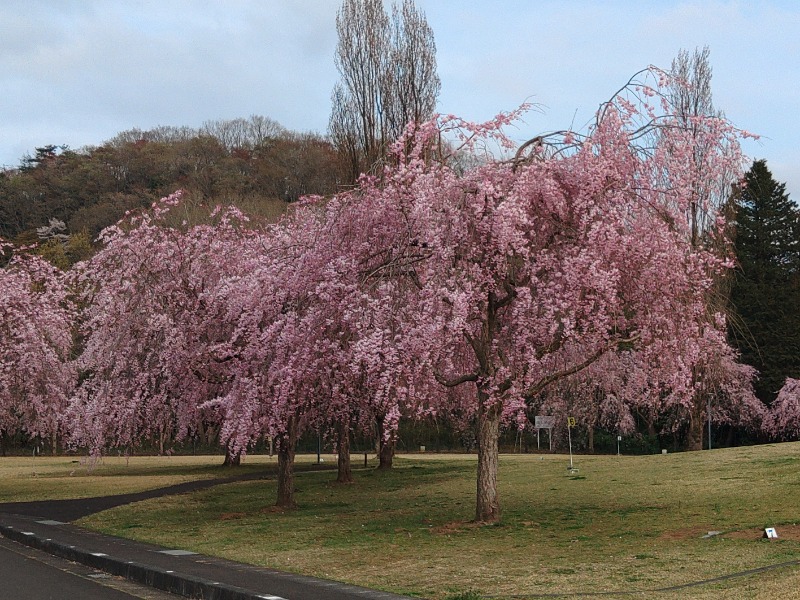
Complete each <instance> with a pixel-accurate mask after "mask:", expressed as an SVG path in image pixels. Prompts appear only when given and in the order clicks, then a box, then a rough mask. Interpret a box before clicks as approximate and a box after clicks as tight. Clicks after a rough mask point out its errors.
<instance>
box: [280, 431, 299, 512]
mask: <svg viewBox="0 0 800 600" xmlns="http://www.w3.org/2000/svg"><path fill="white" fill-rule="evenodd" d="M298 429H299V428H298V425H297V421H296V419H295V418H293V417H292V418H290V419H289V423H288V426H287V428H286V433H284V434H283V435H282V436H281V438H280V442H279V444H278V499H277V501H276V502H275V505H276V506H279V507H281V508H294V507H295V506H297V503H296V502H295V499H294V454H295V450H296V449H297V438H298V435H299V431H298Z"/></svg>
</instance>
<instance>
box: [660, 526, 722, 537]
mask: <svg viewBox="0 0 800 600" xmlns="http://www.w3.org/2000/svg"><path fill="white" fill-rule="evenodd" d="M709 531H711V529H710V528H708V527H684V528H683V529H673V530H672V531H665V532H664V533H662V534H661V535H660V536H658V537H659V539H662V540H691V539H695V538H700V537H703V536H704V535H706V534H707V533H708V532H709Z"/></svg>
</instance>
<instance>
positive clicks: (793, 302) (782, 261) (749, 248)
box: [731, 160, 800, 404]
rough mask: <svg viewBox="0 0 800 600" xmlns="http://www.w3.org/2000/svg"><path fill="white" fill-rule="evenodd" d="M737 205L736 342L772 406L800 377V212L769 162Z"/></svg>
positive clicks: (749, 177)
mask: <svg viewBox="0 0 800 600" xmlns="http://www.w3.org/2000/svg"><path fill="white" fill-rule="evenodd" d="M734 202H735V207H736V221H735V228H736V229H735V249H736V258H737V261H738V268H737V270H736V275H735V278H734V282H733V287H732V290H731V303H732V305H733V309H734V312H735V314H736V316H737V318H735V319H734V320H733V324H732V327H731V338H732V342H733V344H734V345H735V346H737V347H738V348H739V350H740V352H741V355H742V360H743V361H744V362H746V363H747V364H749V365H752V366H753V367H755V368H756V369H758V371H759V373H760V375H759V378H758V381H756V384H755V389H756V394H757V395H758V397H759V398H760V399H761V400H762V401H763V402H766V403H767V404H771V403H772V401H773V400H774V399H775V396H776V394H777V393H778V390H780V388H781V386H782V385H783V383H784V381H785V380H786V377H794V378H797V377H800V208H798V206H797V205H796V204H795V203H794V202H792V200H791V199H790V198H789V195H788V194H787V193H786V186H785V184H783V183H778V182H777V181H775V179H774V178H773V177H772V173H771V172H770V170H769V169H768V168H767V164H766V161H764V160H757V161H755V162H754V163H753V165H752V167H751V168H750V170H749V171H748V172H747V173H746V174H745V185H744V186H743V187H742V190H741V192H740V193H739V195H738V197H737V198H736V199H735V201H734Z"/></svg>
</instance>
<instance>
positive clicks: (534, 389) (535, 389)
mask: <svg viewBox="0 0 800 600" xmlns="http://www.w3.org/2000/svg"><path fill="white" fill-rule="evenodd" d="M639 337H640V335H639V334H638V333H637V334H635V335H632V336H631V337H628V338H624V339H621V340H614V341H612V342H609V343H608V344H605V345H604V346H602V347H600V348H599V349H598V350H597V351H596V352H594V353H593V354H591V355H590V356H589V357H588V358H587V359H586V360H584V361H583V362H580V363H578V364H575V365H572V366H571V367H567V368H566V369H561V370H560V371H555V372H553V373H550V374H549V375H547V376H545V377H542V378H541V379H540V380H539V381H537V382H536V383H535V384H533V385H532V386H530V387H529V388H528V389H527V390H525V393H524V396H525V397H526V398H532V397H533V396H536V395H537V394H539V393H540V392H541V391H542V390H544V388H546V387H547V386H548V385H550V384H551V383H553V382H554V381H558V380H559V379H563V378H565V377H569V376H570V375H574V374H575V373H579V372H581V371H583V370H584V369H585V368H587V367H588V366H590V365H591V364H593V363H594V362H596V361H597V360H599V359H600V358H601V357H602V356H603V355H604V354H605V353H606V352H608V351H609V350H611V348H613V347H614V346H619V345H621V344H632V343H634V342H636V341H637V340H638V339H639Z"/></svg>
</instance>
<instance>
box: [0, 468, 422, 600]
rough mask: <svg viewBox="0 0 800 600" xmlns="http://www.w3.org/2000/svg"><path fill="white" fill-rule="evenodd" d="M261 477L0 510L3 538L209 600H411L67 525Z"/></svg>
mask: <svg viewBox="0 0 800 600" xmlns="http://www.w3.org/2000/svg"><path fill="white" fill-rule="evenodd" d="M259 477H261V476H260V475H246V476H243V477H235V478H229V479H214V480H201V481H192V482H187V483H182V484H178V485H174V486H170V487H167V488H160V489H157V490H150V491H147V492H141V493H137V494H124V495H119V496H107V497H98V498H85V499H80V500H58V501H56V500H53V501H42V502H24V503H23V502H14V503H6V504H0V534H2V535H3V536H5V537H7V538H9V539H12V540H15V541H17V542H20V543H23V544H26V545H28V546H31V547H33V548H37V549H40V550H43V551H45V552H49V553H50V554H54V555H56V556H60V557H62V558H66V559H68V560H72V561H75V562H78V563H82V564H85V565H87V566H90V567H92V568H94V569H98V570H101V571H105V572H108V573H111V574H114V575H119V576H122V577H125V578H127V579H130V580H132V581H136V582H139V583H144V584H146V585H150V586H152V587H155V588H158V589H161V590H165V591H168V592H171V593H175V594H180V595H183V596H187V597H191V598H202V599H203V600H281V599H285V600H354V599H356V598H359V599H366V600H373V599H374V600H407V598H408V597H407V596H398V595H396V594H390V593H386V592H380V591H375V590H370V589H366V588H362V587H357V586H352V585H346V584H342V583H338V582H335V581H328V580H324V579H318V578H315V577H306V576H303V575H295V574H293V573H286V572H283V571H276V570H274V569H266V568H262V567H255V566H252V565H246V564H242V563H237V562H233V561H229V560H223V559H220V558H214V557H210V556H204V555H202V554H195V553H191V552H188V551H186V550H184V549H182V548H179V547H178V548H164V547H161V546H154V545H152V544H145V543H142V542H135V541H132V540H126V539H123V538H118V537H114V536H108V535H102V534H99V533H95V532H92V531H89V530H86V529H82V528H80V527H77V526H75V525H72V524H70V523H69V522H70V521H74V520H76V519H79V518H81V517H83V516H86V515H90V514H93V513H95V512H100V511H103V510H106V509H108V508H112V507H114V506H119V505H122V504H128V503H130V502H137V501H139V500H144V499H148V498H156V497H159V496H164V495H170V494H179V493H185V492H189V491H195V490H199V489H203V488H207V487H211V486H212V485H218V484H220V483H228V482H231V481H237V480H238V481H240V480H243V479H257V478H259ZM309 552H313V548H309Z"/></svg>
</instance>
